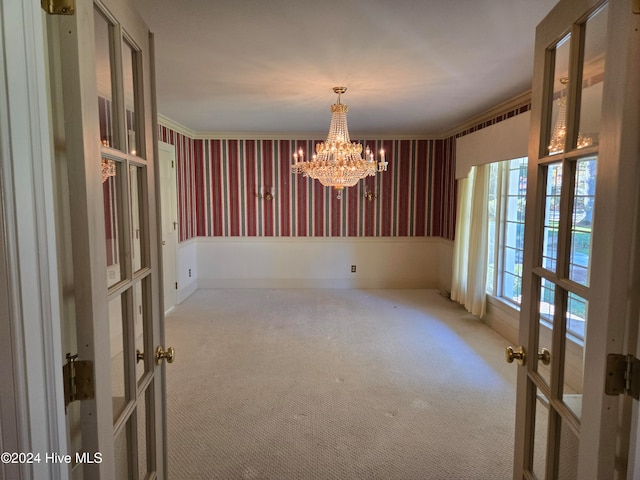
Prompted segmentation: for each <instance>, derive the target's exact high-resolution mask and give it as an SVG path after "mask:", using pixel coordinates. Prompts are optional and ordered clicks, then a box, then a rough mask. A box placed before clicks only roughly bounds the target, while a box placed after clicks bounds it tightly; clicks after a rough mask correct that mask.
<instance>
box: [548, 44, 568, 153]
mask: <svg viewBox="0 0 640 480" xmlns="http://www.w3.org/2000/svg"><path fill="white" fill-rule="evenodd" d="M570 38H571V36H570V35H567V36H566V37H564V38H563V39H562V40H561V41H560V42H559V43H558V45H556V49H555V66H554V75H553V89H552V92H551V95H550V98H549V101H550V102H551V119H550V123H549V131H548V132H549V133H548V135H549V136H548V137H547V138H549V147H548V152H549V155H555V154H558V153H562V152H564V146H565V140H566V136H567V86H568V82H569V44H570V43H571V42H570V41H569V40H570Z"/></svg>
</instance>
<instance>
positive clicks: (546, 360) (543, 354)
mask: <svg viewBox="0 0 640 480" xmlns="http://www.w3.org/2000/svg"><path fill="white" fill-rule="evenodd" d="M538 360H540V362H541V363H542V364H543V365H549V364H550V363H551V352H550V351H549V349H548V348H543V349H542V350H540V351H539V352H538Z"/></svg>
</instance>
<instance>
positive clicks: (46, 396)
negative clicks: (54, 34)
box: [0, 0, 69, 479]
mask: <svg viewBox="0 0 640 480" xmlns="http://www.w3.org/2000/svg"><path fill="white" fill-rule="evenodd" d="M0 2H1V3H0V5H1V7H0V8H1V10H2V17H1V21H2V30H3V32H4V36H3V37H2V38H0V51H1V52H2V61H1V62H0V112H2V113H1V114H0V149H1V156H0V158H1V159H2V160H1V162H2V163H1V171H0V182H1V183H2V185H1V187H2V188H1V189H0V192H1V195H2V198H1V199H0V202H1V204H2V209H3V213H2V218H1V220H2V222H3V225H2V229H3V230H4V234H5V240H6V244H3V245H0V248H2V252H0V259H1V260H2V262H0V265H2V267H3V272H2V273H3V276H4V278H3V279H2V281H0V287H2V288H0V295H2V294H5V295H7V298H8V304H6V306H5V307H4V308H3V310H2V313H3V316H4V314H5V313H7V318H8V322H7V323H8V325H6V324H3V325H2V328H8V329H9V330H10V335H9V336H5V335H2V336H0V350H2V351H3V352H7V355H8V356H9V359H8V361H9V363H8V364H6V365H5V364H4V362H2V364H1V365H0V370H1V371H2V375H3V378H5V379H6V378H9V379H11V378H12V379H13V382H9V381H6V380H4V381H3V382H2V386H1V387H0V392H1V396H0V400H1V401H0V408H1V411H0V414H1V415H2V423H3V428H2V437H1V440H2V444H3V451H7V447H8V446H11V448H12V449H14V451H17V452H24V453H26V452H32V453H33V454H40V455H41V459H40V462H39V463H38V462H35V463H32V464H22V465H20V466H19V467H16V469H15V470H12V471H11V475H10V476H8V477H7V478H16V476H15V475H18V476H17V478H20V479H23V478H24V479H28V478H36V479H39V478H51V479H67V478H69V466H68V465H66V464H63V463H54V462H46V461H45V455H46V453H48V452H55V453H59V454H66V453H67V451H66V443H67V442H66V427H65V416H64V400H63V382H62V352H61V341H60V308H59V297H58V292H59V290H58V277H57V275H58V269H57V260H56V238H55V217H54V207H53V206H54V196H53V182H52V178H53V175H52V150H51V143H50V121H49V108H48V95H47V88H48V86H47V85H48V84H47V68H46V55H45V44H44V37H45V35H44V23H43V12H42V10H41V9H40V6H39V4H38V3H37V2H22V1H19V0H0ZM5 79H6V83H5ZM9 352H10V353H9ZM5 375H7V376H5ZM5 387H6V388H5ZM11 414H13V415H14V418H13V421H11V420H12V419H10V418H7V417H9V416H10V415H11ZM5 422H10V423H12V427H13V428H11V429H9V428H7V429H5V428H4V427H5V425H6V423H5ZM5 467H6V468H10V467H12V466H5Z"/></svg>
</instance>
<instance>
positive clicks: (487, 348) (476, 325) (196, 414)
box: [166, 289, 516, 480]
mask: <svg viewBox="0 0 640 480" xmlns="http://www.w3.org/2000/svg"><path fill="white" fill-rule="evenodd" d="M166 333H167V344H169V345H173V346H174V347H175V348H176V352H177V360H176V362H175V363H174V364H172V365H169V367H168V369H167V390H168V433H169V444H168V449H169V473H170V478H171V479H173V480H195V479H273V480H287V479H301V480H302V479H318V480H324V479H336V480H347V479H381V480H392V479H399V480H400V479H401V480H413V479H473V480H482V479H509V478H511V474H512V466H511V463H512V456H513V428H514V426H513V425H514V404H515V375H516V369H515V368H514V367H513V366H510V365H507V364H506V363H505V362H504V354H503V352H504V347H505V346H506V344H507V342H506V340H504V339H503V338H502V337H500V336H499V335H497V334H496V333H495V332H493V331H492V330H491V329H489V328H488V327H486V326H485V325H483V324H482V323H480V322H479V321H478V320H476V319H474V318H473V317H472V316H470V315H468V314H466V312H465V311H464V310H463V309H462V308H460V307H459V306H457V305H456V304H454V303H452V302H450V301H448V300H446V299H445V298H443V297H442V296H440V295H439V294H438V292H436V291H432V290H338V289H336V290H319V289H318V290H316V289H297V290H296V289H292V290H264V289H263V290H242V289H238V290H200V291H197V292H196V293H195V294H194V295H192V296H191V297H190V298H189V299H187V300H186V301H185V302H184V303H183V304H182V305H180V306H179V307H177V308H175V309H174V310H173V311H172V312H171V313H170V314H169V315H168V317H167V321H166Z"/></svg>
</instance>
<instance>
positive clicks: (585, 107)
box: [576, 5, 608, 148]
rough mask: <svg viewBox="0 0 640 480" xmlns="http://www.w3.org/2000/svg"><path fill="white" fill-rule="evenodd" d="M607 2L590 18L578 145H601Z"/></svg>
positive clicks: (586, 42) (585, 53)
mask: <svg viewBox="0 0 640 480" xmlns="http://www.w3.org/2000/svg"><path fill="white" fill-rule="evenodd" d="M607 10H608V8H607V5H605V6H604V7H602V8H601V9H600V10H598V11H597V12H596V13H595V14H594V15H593V16H591V17H590V18H589V20H587V23H586V25H585V39H584V63H583V67H582V94H581V99H580V123H579V131H578V141H577V145H576V146H577V148H584V147H588V146H590V145H597V144H598V143H599V140H600V117H601V111H602V86H603V85H604V82H603V81H604V65H605V50H606V49H605V46H606V40H607Z"/></svg>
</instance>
